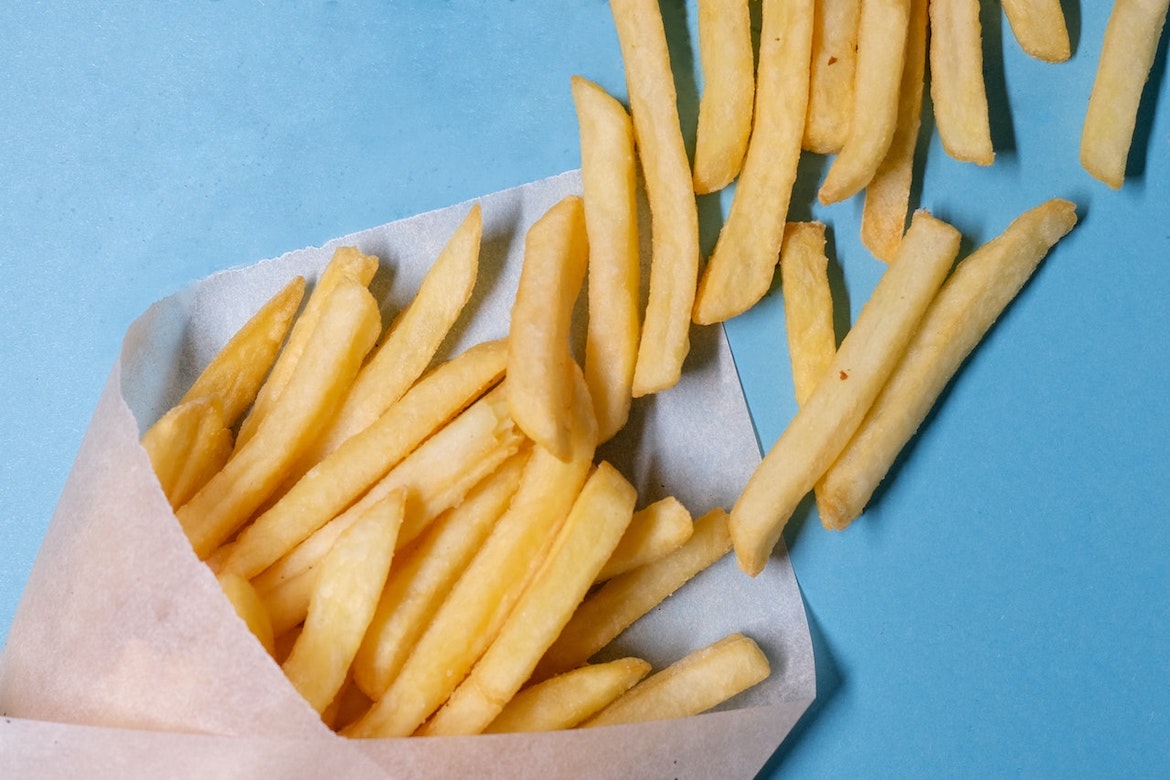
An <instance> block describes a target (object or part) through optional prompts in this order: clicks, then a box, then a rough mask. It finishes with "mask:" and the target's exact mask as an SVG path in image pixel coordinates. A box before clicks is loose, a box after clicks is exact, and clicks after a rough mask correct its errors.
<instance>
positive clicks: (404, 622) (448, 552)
mask: <svg viewBox="0 0 1170 780" xmlns="http://www.w3.org/2000/svg"><path fill="white" fill-rule="evenodd" d="M529 454H530V453H529V451H528V450H527V449H525V450H522V451H521V452H519V453H517V454H516V455H514V456H512V457H511V458H509V459H508V460H507V461H505V463H504V464H503V465H502V466H500V468H499V469H498V470H497V471H496V472H495V473H493V474H492V475H490V476H489V477H487V478H486V479H484V481H483V482H481V483H480V484H479V485H477V486H476V487H475V488H474V489H473V490H472V491H471V493H469V494H468V496H467V498H466V499H464V501H463V503H461V504H460V505H459V506H457V507H454V508H452V509H450V510H448V511H447V512H446V513H444V515H443V516H442V517H440V518H439V519H438V520H436V521H435V523H434V525H432V526H431V527H430V528H428V529H427V530H426V532H425V533H424V534H423V535H422V536H421V537H420V538H419V540H418V542H417V544H413V545H411V546H409V547H407V548H406V549H405V550H403V551H402V552H401V553H400V554H399V557H398V559H397V560H396V561H395V563H394V568H393V569H392V570H391V571H390V577H389V578H388V579H387V581H386V589H385V590H384V591H383V593H382V598H381V600H380V601H379V602H378V609H377V611H376V612H375V613H374V619H373V620H372V621H370V627H369V629H368V630H367V631H366V636H365V639H363V640H362V646H361V647H360V648H359V649H358V653H357V655H356V656H355V657H354V659H353V679H354V682H356V683H357V685H358V687H360V688H361V689H362V690H363V691H365V692H366V694H367V695H369V697H370V698H371V699H374V700H377V699H380V698H381V697H382V694H384V693H385V692H386V689H387V688H388V687H390V682H391V680H393V679H394V677H395V676H396V675H397V674H398V670H399V669H401V668H402V664H403V663H405V662H406V658H407V655H408V654H409V653H410V651H411V649H413V647H414V644H415V642H416V641H418V638H419V636H421V635H422V632H423V631H424V630H426V627H427V623H429V622H430V620H431V619H432V618H433V617H434V614H435V610H437V609H438V607H439V605H440V604H441V603H442V602H443V599H444V598H445V597H446V595H447V593H448V592H450V590H451V586H452V585H454V584H455V580H456V579H457V578H458V576H459V574H460V573H462V571H463V569H464V568H465V567H466V566H467V563H468V561H470V560H471V558H472V556H473V555H475V553H476V551H477V550H478V549H479V547H480V545H481V544H482V543H483V540H484V539H485V538H487V535H488V533H490V532H491V529H492V526H493V525H494V524H495V522H496V521H497V520H498V519H499V518H500V516H501V515H502V514H503V513H504V510H506V509H507V508H508V502H509V501H510V500H511V499H512V496H513V494H515V492H516V488H517V487H518V486H519V484H520V476H521V474H522V473H523V469H524V464H525V463H526V462H527V461H528V456H529Z"/></svg>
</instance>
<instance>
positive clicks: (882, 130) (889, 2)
mask: <svg viewBox="0 0 1170 780" xmlns="http://www.w3.org/2000/svg"><path fill="white" fill-rule="evenodd" d="M909 20H910V0H864V2H862V4H861V16H860V18H859V20H858V26H857V65H856V71H855V75H854V84H853V107H852V113H851V115H850V120H849V133H848V134H847V135H846V136H845V143H844V144H843V145H842V146H841V152H840V153H839V154H838V155H837V157H836V159H834V160H833V164H832V165H830V166H829V172H828V173H827V174H825V180H824V182H822V183H821V189H820V191H819V192H818V193H817V199H818V200H820V202H821V203H822V204H825V205H828V204H830V203H836V202H837V201H841V200H845V199H846V198H849V197H852V196H853V195H856V194H857V193H858V192H860V191H861V189H862V188H863V187H865V185H866V184H868V183H869V180H870V179H872V178H873V175H874V173H876V172H877V169H878V166H879V165H881V162H882V160H883V159H885V156H886V151H887V150H888V149H889V148H890V143H891V142H892V141H893V139H894V128H895V127H896V126H897V123H898V88H899V87H900V86H901V81H902V65H903V63H904V61H905V57H906V31H907V26H908V24H909Z"/></svg>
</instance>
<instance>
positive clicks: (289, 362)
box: [236, 246, 378, 449]
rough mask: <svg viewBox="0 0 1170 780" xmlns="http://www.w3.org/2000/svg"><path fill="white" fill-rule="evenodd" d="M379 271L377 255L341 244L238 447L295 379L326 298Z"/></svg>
mask: <svg viewBox="0 0 1170 780" xmlns="http://www.w3.org/2000/svg"><path fill="white" fill-rule="evenodd" d="M377 271H378V258H376V257H374V256H373V255H365V254H362V253H361V252H360V251H359V250H358V249H357V248H356V247H352V246H343V247H338V248H337V250H336V251H335V252H334V253H333V257H332V259H331V260H330V261H329V264H328V265H327V266H325V270H324V271H323V272H322V273H321V278H320V279H318V280H317V283H316V285H314V287H313V292H312V294H311V295H310V296H309V300H308V301H307V302H306V303H305V308H304V311H302V312H301V316H299V317H297V319H296V322H294V323H293V326H292V330H291V331H290V332H289V334H288V339H287V341H286V342H285V345H284V349H282V350H281V351H280V355H279V357H277V359H276V363H275V365H273V366H272V370H271V371H270V372H269V374H268V379H266V380H265V381H264V384H263V386H261V388H260V391H259V392H258V393H257V394H256V400H255V402H254V403H253V404H252V410H251V411H250V412H248V416H247V417H245V418H244V421H243V423H241V424H240V432H239V434H238V435H237V436H236V449H239V448H241V447H243V446H244V445H245V444H246V443H247V442H248V440H249V439H251V438H252V436H253V434H255V433H256V430H257V429H258V428H259V427H260V423H261V422H262V421H263V420H264V418H265V417H266V416H268V413H269V411H271V409H272V407H273V406H274V405H275V404H276V401H277V399H278V398H280V394H281V393H283V392H284V388H285V387H286V386H287V385H288V383H289V381H290V380H291V379H292V375H293V371H294V370H296V367H297V362H298V361H300V359H301V355H302V354H303V353H304V351H305V347H306V346H307V345H308V343H309V337H310V336H312V334H313V330H314V329H315V328H316V327H317V323H318V322H319V321H320V319H321V310H322V307H323V306H324V305H325V300H326V299H327V298H328V297H329V296H330V294H332V292H333V291H334V290H336V289H337V287H338V285H340V284H341V283H342V282H345V281H350V282H356V283H357V284H360V285H362V286H363V287H365V286H368V285H369V283H370V281H371V280H372V279H373V278H374V274H375V273H377Z"/></svg>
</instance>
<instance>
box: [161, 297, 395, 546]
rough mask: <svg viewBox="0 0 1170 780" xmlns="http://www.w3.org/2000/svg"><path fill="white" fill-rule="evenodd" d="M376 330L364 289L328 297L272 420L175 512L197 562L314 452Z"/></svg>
mask: <svg viewBox="0 0 1170 780" xmlns="http://www.w3.org/2000/svg"><path fill="white" fill-rule="evenodd" d="M379 323H380V319H379V316H378V307H377V304H376V303H375V302H374V298H373V296H371V295H370V293H369V291H368V290H366V288H365V287H364V286H362V285H360V284H357V283H355V282H343V283H341V284H339V285H338V287H337V288H336V289H335V290H333V292H332V293H330V295H329V297H328V299H327V300H326V302H325V304H324V306H323V308H322V311H321V320H320V322H319V323H318V325H317V327H316V328H314V330H313V334H312V335H311V336H310V337H309V339H308V342H307V343H306V345H305V350H304V354H302V355H301V359H300V360H299V361H297V367H296V369H295V370H294V371H293V375H292V378H291V379H290V380H289V383H288V385H287V386H286V387H285V389H284V392H282V393H281V397H280V400H279V401H278V402H277V403H276V405H275V406H274V407H273V410H272V412H271V420H270V421H269V420H268V419H267V418H266V419H265V422H264V423H261V424H260V427H259V428H257V430H256V433H255V434H254V435H253V437H252V438H251V439H249V440H248V443H247V444H245V445H244V447H243V448H241V447H239V446H237V447H236V451H235V454H234V455H233V456H232V458H231V460H229V461H228V462H227V464H226V465H225V466H224V467H223V469H222V470H220V471H219V473H217V474H216V475H215V476H214V477H212V478H211V479H210V480H209V481H208V482H207V484H206V485H204V486H203V488H202V489H201V490H200V491H199V492H198V493H196V494H195V496H194V497H193V498H192V499H191V500H190V501H188V502H187V503H186V504H184V505H183V506H182V507H180V508H179V510H178V511H177V512H176V516H177V517H178V519H179V523H180V525H182V527H183V530H184V531H185V532H186V534H187V537H188V539H189V540H190V541H191V546H192V547H193V548H194V549H195V553H196V554H197V555H198V556H199V557H200V558H206V557H207V556H208V555H209V554H210V553H211V552H212V551H214V550H215V548H216V547H218V546H219V545H221V544H223V542H224V541H226V540H227V539H228V537H230V536H231V535H232V534H234V533H235V532H236V531H237V530H238V529H239V527H240V526H241V525H242V524H243V523H244V522H246V521H247V520H248V518H249V517H250V516H251V514H252V513H253V512H255V511H256V509H258V508H259V507H260V505H261V504H262V503H263V502H264V501H265V499H267V498H268V497H269V495H270V494H271V492H272V491H273V490H275V489H276V488H278V487H279V486H280V484H281V482H282V480H283V478H284V472H285V469H287V468H288V467H289V465H290V464H293V463H295V462H296V461H297V458H298V457H299V456H300V455H301V454H302V453H303V452H304V451H305V450H306V449H307V448H308V447H309V446H311V445H312V443H313V440H314V439H315V438H316V437H317V436H318V435H319V434H320V432H321V429H322V427H323V426H324V422H325V419H326V418H327V417H328V415H329V414H330V413H331V412H332V411H333V410H334V409H335V408H336V406H337V404H338V403H339V402H340V399H341V397H342V396H343V395H344V393H345V392H346V391H347V390H348V389H349V385H350V383H351V382H352V381H353V377H354V376H355V375H356V374H357V370H358V367H359V366H360V365H361V361H362V358H363V357H365V354H366V352H368V351H369V349H370V347H371V346H373V343H374V340H375V339H376V338H377V337H378V331H379V330H380V327H379Z"/></svg>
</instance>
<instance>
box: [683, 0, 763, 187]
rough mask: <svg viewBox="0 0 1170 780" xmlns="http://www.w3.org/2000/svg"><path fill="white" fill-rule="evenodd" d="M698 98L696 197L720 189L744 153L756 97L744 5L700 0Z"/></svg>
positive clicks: (728, 181)
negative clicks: (700, 82) (700, 77)
mask: <svg viewBox="0 0 1170 780" xmlns="http://www.w3.org/2000/svg"><path fill="white" fill-rule="evenodd" d="M699 61H700V63H701V66H702V69H703V94H702V96H701V97H700V98H699V127H698V130H697V131H696V135H695V164H694V176H693V178H694V185H695V192H696V193H698V194H700V195H704V194H706V193H710V192H717V191H718V190H721V189H723V188H724V187H726V186H727V185H728V184H731V182H732V181H733V180H734V179H735V177H736V175H737V174H738V173H739V167H740V165H741V164H742V163H743V155H744V152H746V151H747V145H748V136H749V135H751V130H752V101H753V99H754V97H755V72H754V69H755V61H754V58H753V56H752V20H751V14H750V13H749V10H748V3H747V0H699Z"/></svg>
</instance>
